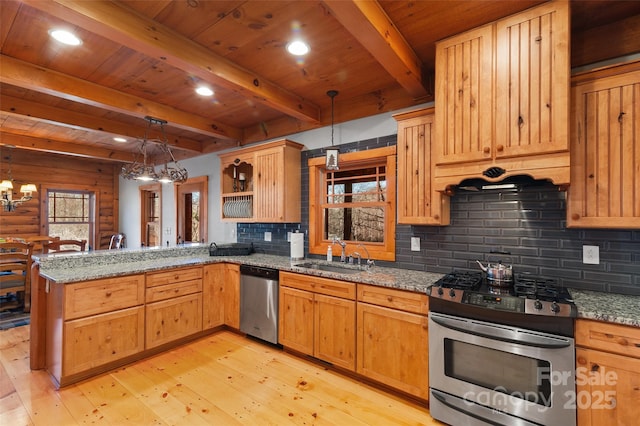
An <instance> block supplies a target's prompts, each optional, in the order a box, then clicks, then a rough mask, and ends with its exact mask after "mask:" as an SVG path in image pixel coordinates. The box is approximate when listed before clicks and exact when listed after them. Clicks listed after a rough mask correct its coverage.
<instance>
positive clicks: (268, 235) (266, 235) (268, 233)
mask: <svg viewBox="0 0 640 426" xmlns="http://www.w3.org/2000/svg"><path fill="white" fill-rule="evenodd" d="M264 240H265V241H271V232H265V233H264Z"/></svg>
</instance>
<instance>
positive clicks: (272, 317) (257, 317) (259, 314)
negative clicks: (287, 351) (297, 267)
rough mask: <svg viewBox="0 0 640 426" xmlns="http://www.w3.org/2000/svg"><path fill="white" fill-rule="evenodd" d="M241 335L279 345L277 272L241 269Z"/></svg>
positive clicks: (262, 269) (261, 269)
mask: <svg viewBox="0 0 640 426" xmlns="http://www.w3.org/2000/svg"><path fill="white" fill-rule="evenodd" d="M240 331H242V332H244V333H247V334H248V335H249V336H254V337H257V338H259V339H262V340H265V341H267V342H270V343H274V344H277V343H278V270H277V269H271V268H263V267H260V266H251V265H240Z"/></svg>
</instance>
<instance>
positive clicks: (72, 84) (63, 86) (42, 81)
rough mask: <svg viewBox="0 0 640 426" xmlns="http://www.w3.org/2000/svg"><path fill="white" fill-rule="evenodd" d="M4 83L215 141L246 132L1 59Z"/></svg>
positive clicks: (9, 58)
mask: <svg viewBox="0 0 640 426" xmlns="http://www.w3.org/2000/svg"><path fill="white" fill-rule="evenodd" d="M0 60H1V62H2V67H0V82H2V83H6V84H11V85H13V86H17V87H22V88H26V89H29V90H33V91H36V92H40V93H46V94H49V95H52V96H56V97H59V98H62V99H68V100H71V101H74V102H79V103H82V104H87V105H92V106H95V107H98V108H103V109H106V110H109V111H114V112H118V113H122V114H128V115H133V116H136V117H139V118H142V119H143V118H144V117H146V116H148V115H150V116H152V117H156V118H160V119H164V120H167V119H168V118H170V120H171V126H173V127H178V128H181V129H185V130H189V131H192V132H197V133H202V134H206V135H208V136H211V137H217V138H223V139H232V140H240V137H241V136H242V132H241V130H240V129H236V128H234V127H231V126H227V125H225V124H222V123H215V122H212V121H211V120H208V119H206V118H204V117H200V116H196V115H193V114H189V113H186V112H184V111H181V110H179V109H176V108H173V107H170V106H167V105H163V104H160V103H156V102H153V101H149V100H147V99H143V98H140V97H138V96H133V95H130V94H128V93H124V92H120V91H117V90H114V89H110V88H108V87H104V86H100V85H98V84H94V83H91V82H89V81H86V80H82V79H80V78H76V77H72V76H69V75H66V74H63V73H60V72H57V71H54V70H50V69H47V68H44V67H40V66H37V65H33V64H30V63H27V62H24V61H20V60H18V59H14V58H11V57H9V56H6V55H0Z"/></svg>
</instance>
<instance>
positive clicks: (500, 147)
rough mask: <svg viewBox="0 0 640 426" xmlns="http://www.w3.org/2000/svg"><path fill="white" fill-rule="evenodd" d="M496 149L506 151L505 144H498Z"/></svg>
mask: <svg viewBox="0 0 640 426" xmlns="http://www.w3.org/2000/svg"><path fill="white" fill-rule="evenodd" d="M496 149H497V150H498V152H502V151H504V145H498V146H497V147H496Z"/></svg>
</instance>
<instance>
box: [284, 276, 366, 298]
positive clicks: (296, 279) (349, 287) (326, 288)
mask: <svg viewBox="0 0 640 426" xmlns="http://www.w3.org/2000/svg"><path fill="white" fill-rule="evenodd" d="M280 285H283V286H287V287H293V288H297V289H300V290H307V291H311V292H314V293H320V294H326V295H327V296H336V297H341V298H343V299H350V300H355V298H356V285H355V283H350V282H346V281H338V280H332V279H328V278H321V277H315V276H311V275H303V274H294V273H290V272H280Z"/></svg>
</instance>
